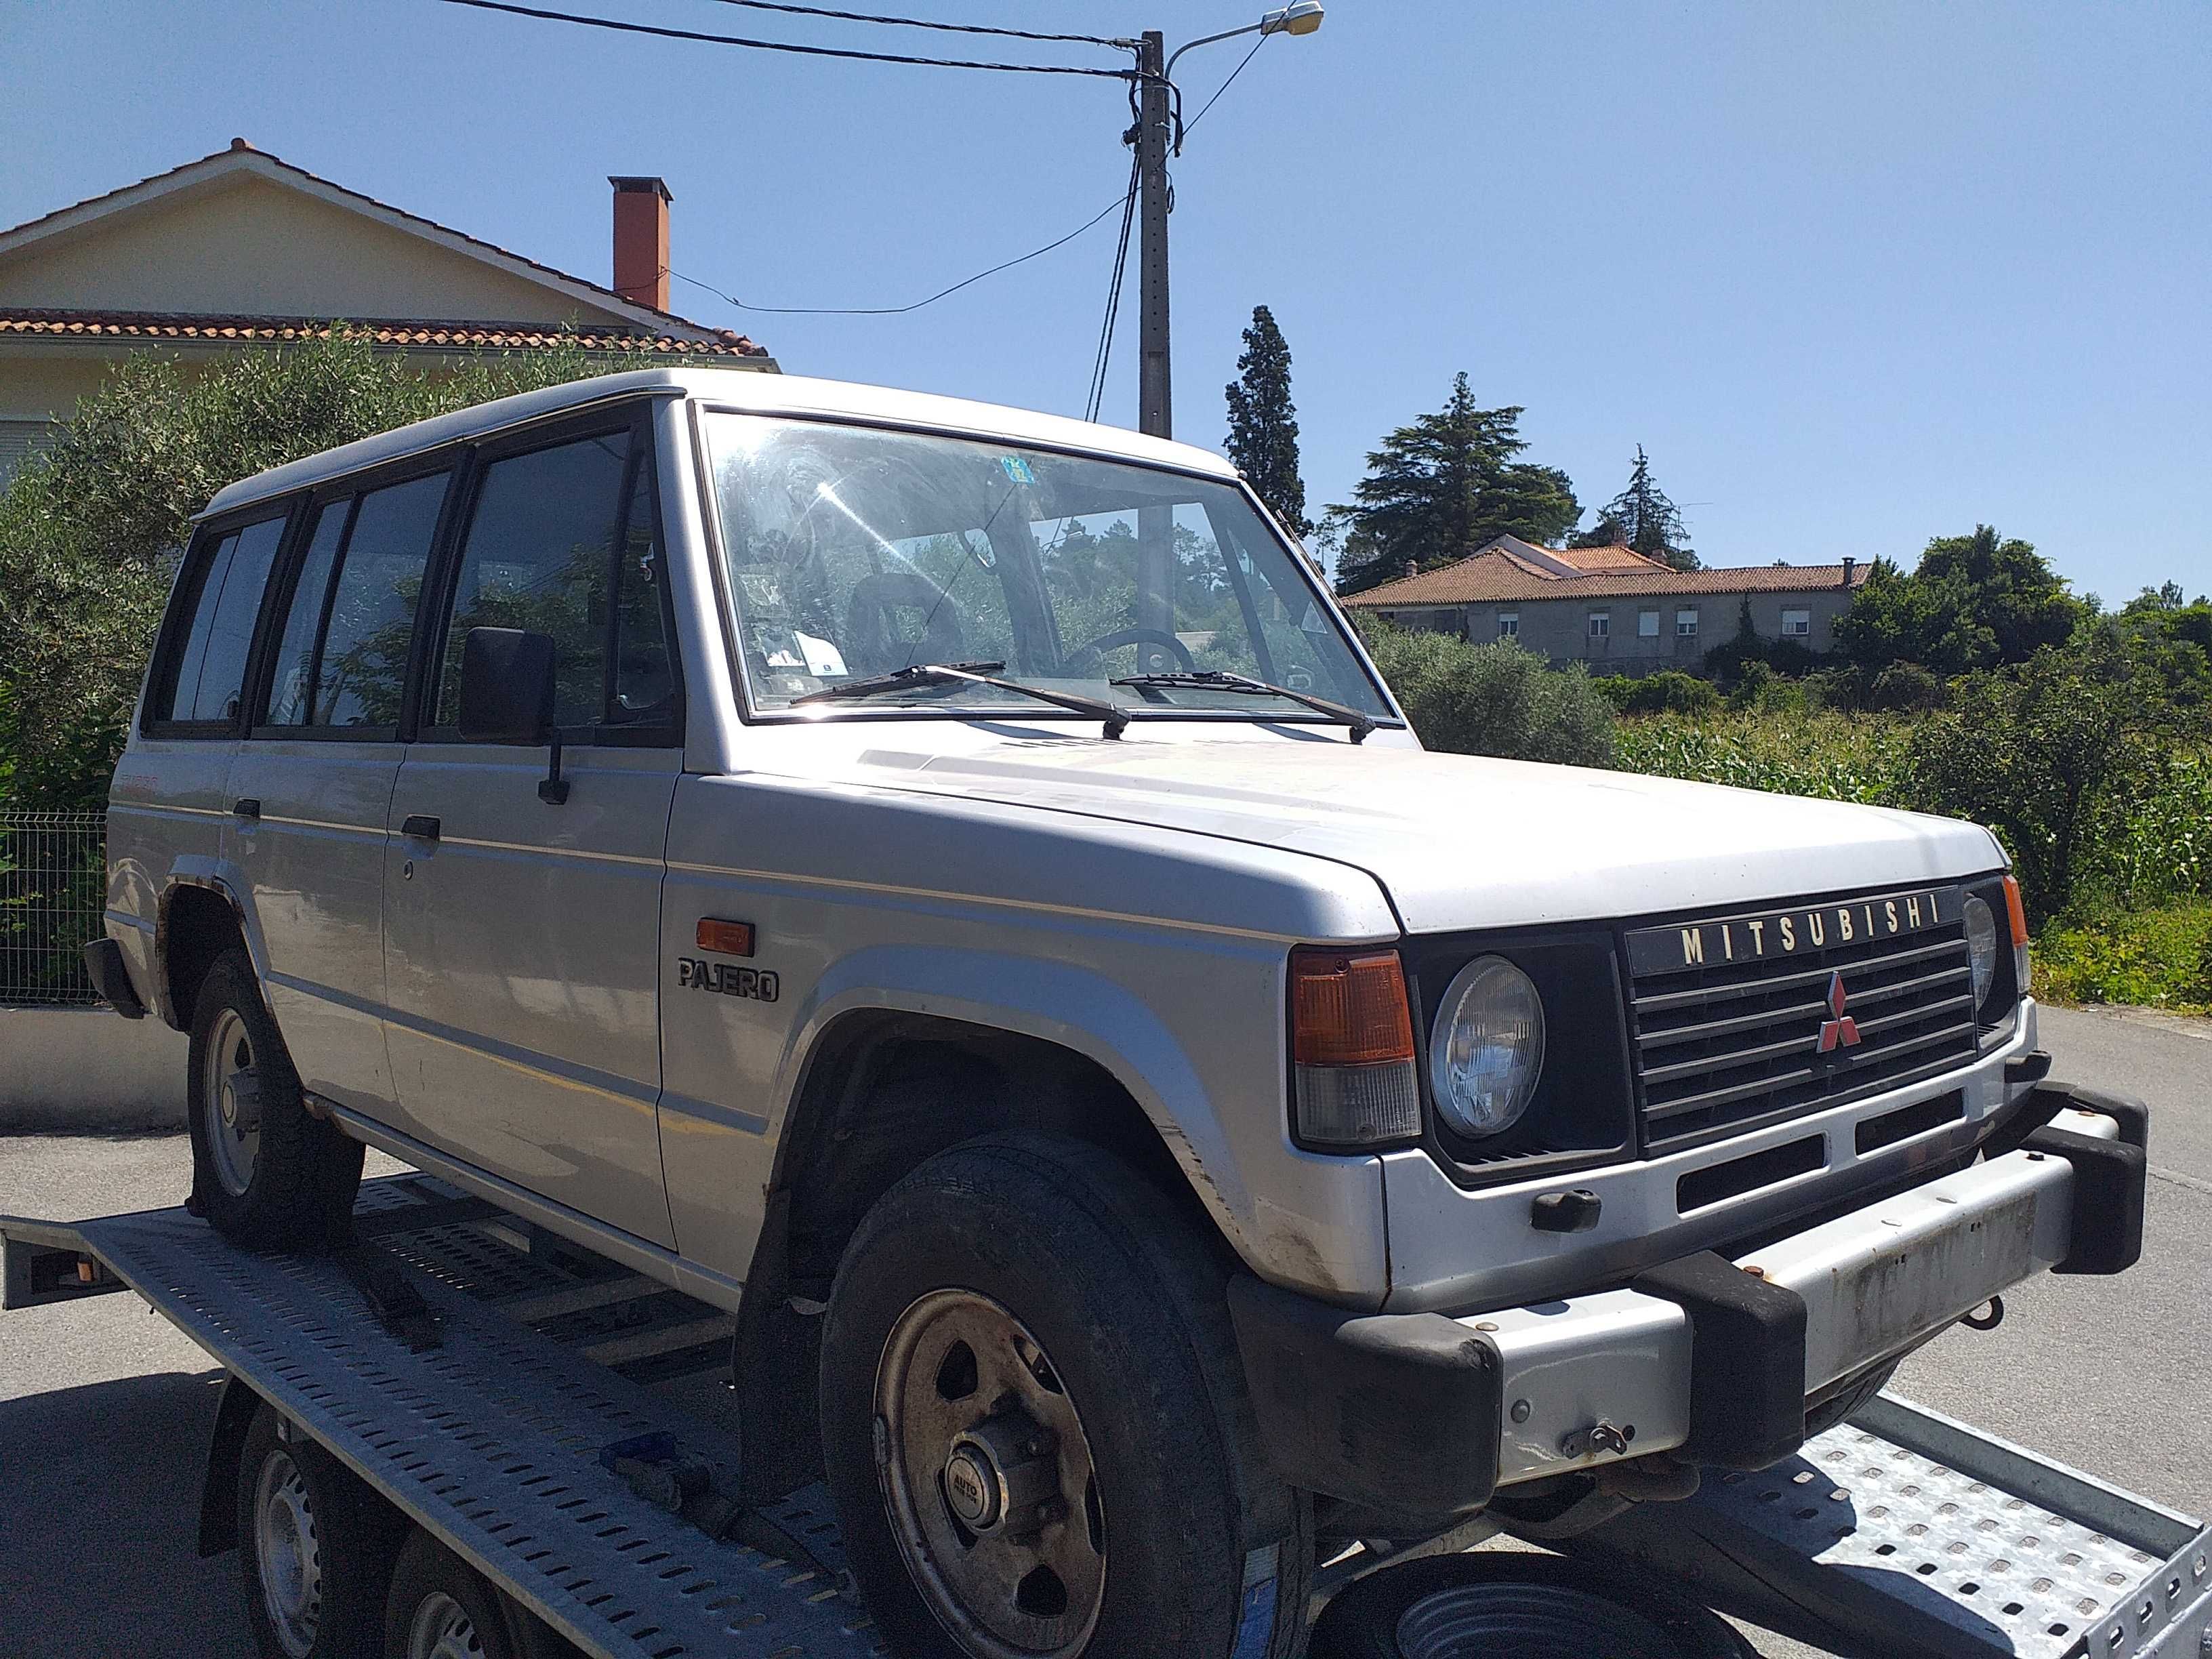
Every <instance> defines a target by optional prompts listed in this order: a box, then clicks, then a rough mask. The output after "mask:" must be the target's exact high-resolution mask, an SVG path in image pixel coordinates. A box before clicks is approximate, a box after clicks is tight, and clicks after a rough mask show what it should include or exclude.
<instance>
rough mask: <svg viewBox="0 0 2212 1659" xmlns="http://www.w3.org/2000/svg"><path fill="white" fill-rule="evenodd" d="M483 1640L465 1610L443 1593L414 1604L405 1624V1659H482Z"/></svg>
mask: <svg viewBox="0 0 2212 1659" xmlns="http://www.w3.org/2000/svg"><path fill="white" fill-rule="evenodd" d="M483 1650H484V1648H483V1638H481V1637H479V1636H478V1635H477V1626H476V1621H475V1620H472V1619H471V1618H470V1617H469V1614H468V1609H467V1608H465V1607H462V1605H461V1604H460V1603H459V1601H455V1600H453V1597H452V1596H450V1595H447V1594H446V1592H445V1591H443V1590H432V1591H431V1592H430V1593H429V1594H428V1595H426V1596H424V1597H423V1598H422V1600H421V1601H417V1602H416V1604H415V1616H414V1618H412V1619H410V1620H408V1622H407V1659H483Z"/></svg>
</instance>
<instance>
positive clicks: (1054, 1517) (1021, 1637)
mask: <svg viewBox="0 0 2212 1659" xmlns="http://www.w3.org/2000/svg"><path fill="white" fill-rule="evenodd" d="M876 1407H877V1420H876V1430H877V1436H878V1441H877V1444H878V1475H879V1478H880V1480H881V1481H882V1485H883V1491H884V1505H885V1509H886V1510H887V1512H888V1515H889V1517H890V1522H891V1530H892V1533H893V1534H894V1536H896V1539H897V1540H898V1544H899V1549H900V1553H902V1555H903V1556H904V1558H905V1560H906V1564H907V1568H908V1571H909V1572H910V1573H911V1574H912V1575H913V1577H914V1582H915V1587H916V1588H917V1589H919V1590H920V1591H921V1595H922V1599H923V1601H926V1602H927V1604H928V1606H929V1608H930V1611H931V1612H932V1613H934V1614H935V1615H936V1617H937V1619H938V1621H939V1623H940V1624H942V1625H943V1626H945V1629H946V1630H947V1631H948V1632H950V1633H951V1635H952V1636H953V1637H954V1638H955V1639H956V1640H957V1641H958V1642H959V1644H961V1646H962V1647H963V1649H964V1650H966V1651H968V1652H969V1653H972V1654H975V1655H978V1656H981V1659H1054V1656H1072V1655H1074V1654H1077V1653H1079V1652H1081V1651H1082V1650H1083V1649H1084V1646H1085V1644H1086V1642H1087V1641H1088V1640H1089V1639H1090V1637H1091V1632H1092V1631H1093V1630H1094V1629H1095V1627H1096V1626H1097V1622H1098V1613H1099V1608H1100V1606H1101V1604H1102V1603H1103V1599H1104V1595H1105V1584H1106V1534H1105V1525H1106V1522H1105V1511H1104V1508H1103V1504H1102V1502H1101V1500H1100V1498H1099V1492H1098V1482H1097V1475H1096V1473H1095V1471H1094V1469H1093V1467H1092V1462H1091V1443H1090V1442H1089V1440H1088V1439H1087V1438H1086V1437H1085V1435H1084V1432H1083V1425H1082V1423H1081V1421H1080V1420H1079V1419H1078V1417H1077V1415H1076V1412H1075V1407H1074V1403H1073V1401H1071V1400H1070V1399H1069V1398H1068V1396H1067V1392H1066V1388H1065V1386H1064V1385H1063V1384H1062V1383H1061V1382H1060V1375H1059V1372H1058V1371H1057V1370H1055V1368H1054V1366H1053V1364H1052V1362H1051V1361H1050V1360H1049V1359H1048V1358H1047V1357H1046V1355H1045V1352H1044V1350H1043V1349H1042V1347H1041V1346H1039V1345H1038V1343H1037V1342H1036V1340H1035V1339H1034V1338H1033V1337H1031V1336H1030V1334H1029V1332H1028V1330H1027V1329H1026V1328H1024V1327H1023V1325H1022V1323H1021V1322H1020V1321H1019V1320H1018V1319H1016V1318H1015V1317H1014V1316H1013V1315H1012V1313H1011V1312H1009V1311H1008V1310H1006V1308H1004V1307H1001V1306H1000V1304H998V1303H996V1302H994V1301H992V1300H991V1299H990V1298H989V1297H984V1296H981V1295H978V1294H976V1293H975V1292H974V1291H933V1292H932V1293H931V1294H930V1295H928V1296H926V1297H922V1298H921V1300H920V1301H918V1302H916V1303H915V1304H914V1305H913V1306H912V1307H911V1308H909V1309H908V1310H907V1311H906V1312H905V1313H904V1314H903V1315H902V1316H900V1318H899V1321H898V1322H897V1323H896V1326H894V1327H893V1328H892V1332H891V1335H890V1340H888V1341H887V1342H886V1343H885V1344H884V1356H883V1358H882V1360H881V1361H880V1363H879V1364H878V1367H877V1377H876Z"/></svg>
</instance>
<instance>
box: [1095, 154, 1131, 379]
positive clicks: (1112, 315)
mask: <svg viewBox="0 0 2212 1659" xmlns="http://www.w3.org/2000/svg"><path fill="white" fill-rule="evenodd" d="M1141 180H1142V173H1140V171H1139V164H1138V162H1137V161H1135V160H1134V159H1132V161H1130V163H1129V191H1128V194H1127V196H1126V197H1123V198H1122V202H1121V242H1120V244H1119V246H1116V247H1115V250H1114V276H1113V280H1112V281H1111V282H1110V283H1108V284H1107V288H1106V314H1105V316H1104V318H1103V319H1101V321H1100V323H1099V325H1098V349H1097V351H1096V352H1094V353H1093V354H1092V355H1091V392H1090V395H1089V396H1088V397H1087V398H1085V400H1084V404H1083V418H1084V419H1085V420H1086V421H1095V420H1097V418H1098V415H1099V411H1100V410H1102V409H1103V408H1104V407H1105V404H1106V370H1107V367H1108V365H1109V364H1110V363H1111V362H1113V359H1114V332H1115V326H1116V325H1118V324H1119V323H1120V321H1121V283H1122V278H1123V276H1124V275H1125V274H1126V273H1127V270H1128V269H1129V229H1130V227H1131V226H1132V225H1133V224H1134V223H1135V222H1136V217H1137V187H1138V185H1139V183H1140V182H1141Z"/></svg>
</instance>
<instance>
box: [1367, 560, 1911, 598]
mask: <svg viewBox="0 0 2212 1659" xmlns="http://www.w3.org/2000/svg"><path fill="white" fill-rule="evenodd" d="M1577 551H1588V550H1587V549H1578V550H1577ZM1846 568H1847V567H1845V566H1844V565H1840V564H1754V565H1744V566H1740V567H1736V568H1729V569H1719V570H1670V569H1668V568H1665V567H1663V566H1657V567H1654V568H1650V569H1647V570H1608V571H1603V572H1600V573H1598V574H1592V575H1588V576H1553V575H1547V574H1540V573H1537V572H1534V571H1531V570H1530V569H1528V567H1527V566H1526V564H1525V563H1523V562H1522V561H1521V560H1518V559H1515V558H1512V557H1510V556H1508V555H1506V554H1505V553H1504V552H1502V551H1500V552H1492V553H1480V554H1477V555H1476V556H1474V557H1473V558H1469V559H1462V560H1461V561H1459V562H1458V563H1456V564H1448V565H1443V566H1441V567H1440V568H1437V569H1435V570H1425V571H1423V572H1422V573H1421V574H1419V575H1417V576H1401V577H1399V578H1398V579H1397V580H1395V581H1388V582H1384V583H1383V585H1382V586H1380V587H1370V588H1369V589H1368V590H1367V591H1366V592H1364V593H1354V594H1352V595H1350V596H1348V597H1347V598H1346V599H1345V601H1344V603H1345V604H1346V605H1352V606H1354V607H1355V608H1359V609H1370V608H1372V607H1374V606H1376V605H1407V606H1412V605H1484V604H1491V603H1495V602H1498V601H1505V600H1533V599H1638V598H1643V597H1646V596H1649V597H1653V598H1657V597H1660V596H1662V595H1668V594H1685V595H1686V594H1692V593H1700V594H1702V593H1800V592H1819V591H1820V589H1822V588H1831V587H1841V586H1843V585H1844V571H1845V569H1846ZM1871 568H1873V567H1872V562H1871V561H1869V562H1863V563H1859V564H1857V566H1856V567H1854V568H1850V585H1851V586H1853V587H1854V588H1857V587H1858V586H1861V585H1862V584H1863V583H1864V582H1865V580H1866V579H1867V574H1868V573H1869V570H1870V569H1871Z"/></svg>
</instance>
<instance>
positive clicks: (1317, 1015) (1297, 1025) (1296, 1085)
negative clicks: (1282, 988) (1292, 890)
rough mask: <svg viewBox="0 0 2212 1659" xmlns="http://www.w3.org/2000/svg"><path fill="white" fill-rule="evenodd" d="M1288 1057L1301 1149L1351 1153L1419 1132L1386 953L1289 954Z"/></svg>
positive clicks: (1414, 1083) (1417, 1089)
mask: <svg viewBox="0 0 2212 1659" xmlns="http://www.w3.org/2000/svg"><path fill="white" fill-rule="evenodd" d="M1291 1060H1293V1061H1295V1062H1296V1063H1295V1064H1294V1065H1293V1066H1292V1068H1291V1070H1292V1073H1293V1079H1292V1081H1293V1090H1292V1092H1293V1096H1294V1099H1293V1115H1294V1119H1295V1124H1296V1127H1297V1138H1298V1139H1300V1140H1301V1141H1303V1142H1304V1143H1305V1144H1307V1145H1309V1146H1314V1147H1316V1148H1322V1149H1326V1150H1328V1151H1332V1152H1334V1151H1346V1152H1354V1151H1364V1150H1365V1149H1367V1148H1370V1147H1373V1146H1383V1145H1386V1144H1388V1143H1390V1142H1393V1141H1406V1140H1411V1139H1414V1138H1415V1137H1417V1136H1418V1135H1419V1133H1420V1132H1421V1085H1420V1079H1419V1073H1418V1071H1417V1069H1416V1067H1415V1066H1414V1059H1413V1010H1412V1009H1411V1007H1409V1006H1407V1000H1406V970H1405V968H1404V966H1403V965H1402V964H1401V963H1400V962H1399V960H1398V953H1397V952H1396V951H1344V950H1328V949H1305V950H1298V951H1292V952H1291Z"/></svg>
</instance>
